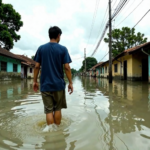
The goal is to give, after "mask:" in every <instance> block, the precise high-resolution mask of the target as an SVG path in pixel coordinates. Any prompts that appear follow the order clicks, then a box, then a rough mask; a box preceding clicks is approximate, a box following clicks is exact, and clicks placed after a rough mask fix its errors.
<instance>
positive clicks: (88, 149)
mask: <svg viewBox="0 0 150 150" xmlns="http://www.w3.org/2000/svg"><path fill="white" fill-rule="evenodd" d="M73 82H74V93H73V94H72V95H69V94H68V93H67V94H66V96H67V104H68V109H64V110H63V111H62V113H63V119H62V124H61V126H60V127H59V129H58V131H55V132H49V133H42V129H43V128H44V126H45V124H46V122H45V115H44V113H43V112H44V110H43V102H42V99H41V95H40V92H38V93H34V92H33V91H32V80H27V81H26V80H24V81H3V82H0V150H35V149H39V150H150V85H149V84H148V83H147V82H131V81H119V80H116V81H113V83H112V85H109V84H108V80H107V79H94V78H89V77H87V78H83V77H75V78H74V79H73ZM66 92H67V91H66Z"/></svg>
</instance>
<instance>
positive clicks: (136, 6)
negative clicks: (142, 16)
mask: <svg viewBox="0 0 150 150" xmlns="http://www.w3.org/2000/svg"><path fill="white" fill-rule="evenodd" d="M142 2H143V0H142V1H141V2H140V3H139V4H138V5H137V6H136V7H135V8H134V9H133V10H132V11H131V12H130V13H129V14H128V16H127V17H125V18H124V19H123V20H122V21H121V22H120V23H119V24H118V25H117V26H119V25H120V24H121V23H122V22H123V21H124V20H126V19H127V18H128V17H129V16H130V15H131V14H132V13H133V12H134V11H135V10H136V9H137V8H138V7H139V6H140V5H141V3H142ZM117 26H116V27H117Z"/></svg>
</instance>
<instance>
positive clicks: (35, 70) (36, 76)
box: [33, 62, 40, 92]
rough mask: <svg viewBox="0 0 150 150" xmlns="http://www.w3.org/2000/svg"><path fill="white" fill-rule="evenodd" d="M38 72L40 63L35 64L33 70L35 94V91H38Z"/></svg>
mask: <svg viewBox="0 0 150 150" xmlns="http://www.w3.org/2000/svg"><path fill="white" fill-rule="evenodd" d="M39 70H40V63H38V62H36V64H35V68H34V79H33V90H34V91H35V92H37V90H38V89H39V84H38V82H37V78H38V75H39Z"/></svg>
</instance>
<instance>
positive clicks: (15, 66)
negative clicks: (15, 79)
mask: <svg viewBox="0 0 150 150" xmlns="http://www.w3.org/2000/svg"><path fill="white" fill-rule="evenodd" d="M13 72H17V64H13Z"/></svg>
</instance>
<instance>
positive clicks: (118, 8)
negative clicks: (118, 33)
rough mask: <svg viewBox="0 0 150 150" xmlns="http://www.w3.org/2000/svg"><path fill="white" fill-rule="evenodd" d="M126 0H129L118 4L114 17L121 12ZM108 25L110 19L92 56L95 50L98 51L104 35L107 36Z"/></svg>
mask: <svg viewBox="0 0 150 150" xmlns="http://www.w3.org/2000/svg"><path fill="white" fill-rule="evenodd" d="M126 1H127V0H124V1H122V3H119V4H118V5H117V9H116V11H115V12H114V14H113V16H112V19H113V18H115V16H116V15H117V14H118V13H119V11H120V10H121V9H122V8H123V6H124V5H125V3H126ZM108 27H109V21H108V22H107V24H106V26H105V29H104V31H103V33H102V35H101V38H100V40H99V41H98V44H97V45H96V48H95V50H94V51H93V53H92V55H91V56H93V55H94V54H95V52H96V51H97V49H98V47H99V45H100V43H101V41H102V39H103V37H104V36H105V33H106V31H107V29H108Z"/></svg>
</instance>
